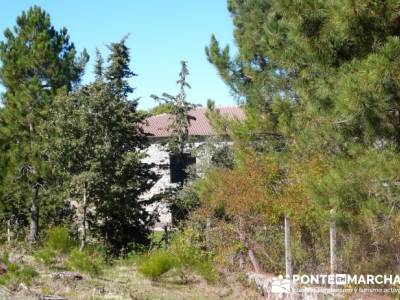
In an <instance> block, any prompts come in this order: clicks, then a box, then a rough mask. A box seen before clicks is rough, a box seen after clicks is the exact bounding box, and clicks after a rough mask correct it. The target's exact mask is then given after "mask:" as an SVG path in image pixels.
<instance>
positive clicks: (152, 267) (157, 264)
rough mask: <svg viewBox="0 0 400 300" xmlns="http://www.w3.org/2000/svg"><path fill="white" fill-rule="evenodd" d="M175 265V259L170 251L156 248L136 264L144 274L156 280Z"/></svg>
mask: <svg viewBox="0 0 400 300" xmlns="http://www.w3.org/2000/svg"><path fill="white" fill-rule="evenodd" d="M175 266H177V260H176V259H175V258H174V257H173V255H172V254H171V253H170V252H168V251H165V250H156V251H154V252H153V253H151V255H149V256H147V257H143V259H142V260H141V261H140V262H139V264H138V271H139V272H140V273H142V274H143V275H144V276H146V277H148V278H151V279H153V280H156V279H158V278H159V277H160V276H161V275H163V274H165V273H167V272H168V271H169V270H171V269H172V268H173V267H175Z"/></svg>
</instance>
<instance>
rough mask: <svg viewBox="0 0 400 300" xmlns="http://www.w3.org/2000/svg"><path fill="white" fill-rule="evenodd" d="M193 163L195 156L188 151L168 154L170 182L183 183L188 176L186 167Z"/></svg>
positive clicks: (194, 162)
mask: <svg viewBox="0 0 400 300" xmlns="http://www.w3.org/2000/svg"><path fill="white" fill-rule="evenodd" d="M194 164H196V157H194V156H192V155H191V154H190V153H180V154H170V156H169V170H170V174H171V183H181V184H183V183H184V182H185V180H186V179H187V178H188V176H189V174H188V170H187V168H188V167H189V166H191V165H194Z"/></svg>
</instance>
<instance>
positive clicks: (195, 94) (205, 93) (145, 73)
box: [0, 0, 235, 109]
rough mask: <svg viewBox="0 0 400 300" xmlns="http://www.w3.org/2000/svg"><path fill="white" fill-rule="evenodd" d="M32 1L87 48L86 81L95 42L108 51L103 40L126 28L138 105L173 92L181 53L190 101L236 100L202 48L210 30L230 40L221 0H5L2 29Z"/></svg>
mask: <svg viewBox="0 0 400 300" xmlns="http://www.w3.org/2000/svg"><path fill="white" fill-rule="evenodd" d="M35 4H36V5H39V6H40V7H42V8H43V9H45V10H46V11H47V12H48V13H50V16H51V19H52V23H53V24H54V26H55V27H56V28H57V29H59V28H61V27H62V26H65V27H67V28H68V31H69V33H70V36H71V40H72V41H73V42H74V43H75V45H76V47H77V48H78V50H82V49H83V48H86V49H87V51H88V52H89V54H90V56H91V60H90V62H89V65H88V66H87V69H86V74H85V76H84V82H88V81H90V80H91V79H92V78H93V75H92V70H93V61H94V57H95V55H94V53H95V48H96V47H98V48H99V49H100V50H101V51H102V52H103V54H106V53H107V52H106V46H105V45H106V44H108V43H110V42H113V41H117V40H120V39H121V38H122V37H123V36H125V35H126V34H128V33H129V34H130V36H129V39H128V42H127V44H128V46H129V47H130V49H131V58H132V62H131V67H132V69H133V71H134V72H135V73H137V74H138V75H139V76H138V77H135V78H134V79H133V80H132V85H133V86H134V87H136V91H135V93H134V95H133V97H141V100H140V102H139V107H140V108H143V109H145V108H149V107H152V106H154V105H155V103H154V102H153V100H151V99H150V97H149V96H150V94H157V95H160V94H161V93H163V92H168V93H171V94H176V93H177V91H178V87H177V86H176V80H177V76H178V73H179V69H180V61H181V60H182V59H183V60H187V61H188V64H189V71H190V76H189V78H188V80H189V83H190V84H191V85H192V89H191V90H190V91H189V92H188V99H189V100H190V101H192V102H194V103H202V104H205V103H206V101H207V99H208V98H210V99H213V100H215V101H216V103H217V104H218V105H229V104H234V103H235V100H234V99H233V97H232V96H231V95H230V93H229V90H228V88H227V87H226V86H225V84H224V83H223V82H222V80H221V79H220V78H219V76H218V74H217V72H216V70H215V68H214V67H213V66H212V65H211V64H210V63H209V62H208V61H207V59H206V56H205V54H204V47H205V46H206V45H207V44H208V42H209V40H210V36H211V34H212V33H214V34H215V35H216V36H217V38H218V39H219V41H220V42H221V44H223V45H224V44H230V45H231V46H232V45H233V33H232V31H233V25H232V20H231V18H230V16H229V13H228V11H227V8H226V1H225V0H201V1H199V0H132V1H128V0H125V1H124V0H114V1H105V0H96V1H95V0H81V1H77V0H70V1H61V0H60V1H55V0H47V1H44V0H43V1H30V0H15V1H7V5H3V6H2V9H1V10H0V31H1V33H3V31H4V29H5V28H6V27H10V26H14V24H15V19H16V17H17V16H18V15H19V14H20V13H21V11H22V10H26V9H28V8H29V7H30V6H32V5H35ZM0 39H3V34H1V37H0Z"/></svg>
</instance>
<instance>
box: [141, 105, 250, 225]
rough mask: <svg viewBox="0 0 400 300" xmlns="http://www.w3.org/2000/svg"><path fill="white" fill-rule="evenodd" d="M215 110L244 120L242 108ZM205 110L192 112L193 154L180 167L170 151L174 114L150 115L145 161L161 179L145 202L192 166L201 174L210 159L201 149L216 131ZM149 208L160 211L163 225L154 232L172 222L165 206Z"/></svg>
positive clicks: (174, 181) (145, 126) (147, 124)
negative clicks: (169, 143) (171, 126)
mask: <svg viewBox="0 0 400 300" xmlns="http://www.w3.org/2000/svg"><path fill="white" fill-rule="evenodd" d="M216 110H217V111H219V113H220V114H221V115H222V116H224V117H226V118H228V119H239V120H241V119H243V118H244V111H243V110H242V108H240V107H239V106H225V107H217V108H216ZM206 111H207V108H204V107H197V108H195V109H193V110H192V111H191V112H190V113H189V114H190V115H191V116H193V117H194V120H192V121H191V122H190V128H189V135H190V137H191V141H192V151H191V152H190V154H188V156H187V159H186V160H185V163H183V164H182V163H180V164H177V163H176V162H175V161H174V157H173V156H171V155H170V154H169V152H168V140H169V138H170V136H171V132H170V130H169V126H170V124H171V122H172V119H171V118H172V115H170V114H167V113H164V114H160V115H156V116H151V117H149V118H148V119H147V120H146V123H145V125H144V126H143V130H144V132H145V134H146V135H147V136H148V138H149V142H150V146H149V147H148V148H147V149H146V154H147V157H146V158H145V159H144V160H143V161H144V162H146V163H152V164H154V165H155V171H156V172H157V173H158V174H159V175H160V179H159V180H158V182H157V183H156V184H155V185H154V186H153V187H152V189H151V190H150V191H149V192H147V193H146V194H145V195H143V197H144V198H145V199H149V198H150V197H152V196H153V195H156V194H159V193H161V192H164V191H165V190H166V189H168V188H170V187H174V186H175V185H176V184H177V182H178V181H179V180H180V179H181V177H182V176H185V174H186V172H185V170H186V168H187V167H188V166H189V165H191V166H192V167H194V168H195V170H196V173H197V174H201V173H202V169H203V168H202V166H203V165H204V164H207V162H208V160H209V155H207V151H202V150H203V149H202V147H203V145H204V144H205V142H206V140H207V139H208V138H210V137H212V136H213V135H214V131H213V128H212V126H211V125H210V123H209V121H208V119H207V117H206ZM148 209H149V211H157V212H158V214H159V216H160V222H159V223H158V224H156V226H155V230H160V229H162V228H163V227H164V226H165V225H169V224H170V223H171V221H172V220H171V213H170V211H169V208H168V206H167V205H166V204H165V203H155V204H153V205H151V206H149V207H148Z"/></svg>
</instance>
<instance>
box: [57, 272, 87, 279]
mask: <svg viewBox="0 0 400 300" xmlns="http://www.w3.org/2000/svg"><path fill="white" fill-rule="evenodd" d="M51 278H53V279H72V280H82V279H83V276H82V275H81V274H79V273H76V272H56V273H53V274H51Z"/></svg>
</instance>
